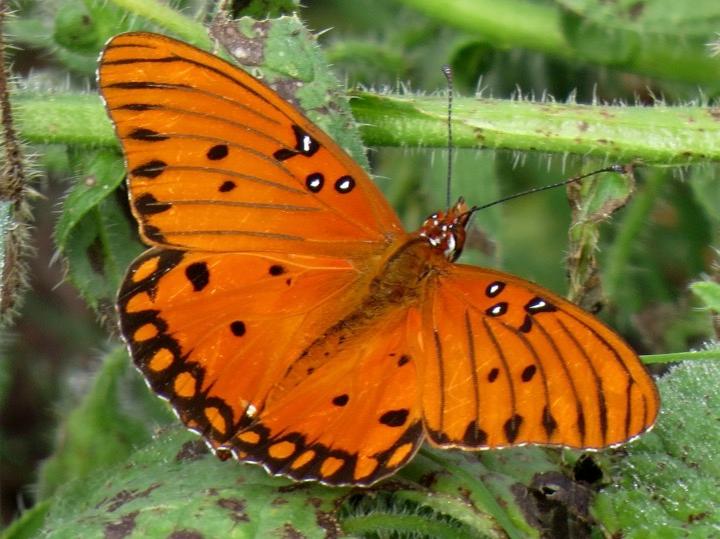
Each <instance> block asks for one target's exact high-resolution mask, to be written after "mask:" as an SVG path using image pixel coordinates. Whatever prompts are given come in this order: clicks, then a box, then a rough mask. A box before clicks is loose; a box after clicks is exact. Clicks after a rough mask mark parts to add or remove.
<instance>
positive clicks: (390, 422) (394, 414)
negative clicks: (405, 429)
mask: <svg viewBox="0 0 720 539" xmlns="http://www.w3.org/2000/svg"><path fill="white" fill-rule="evenodd" d="M409 413H410V410H408V409H407V408H401V409H398V410H389V411H387V412H385V413H384V414H383V415H381V416H380V423H382V424H383V425H385V426H387V427H402V426H403V425H404V424H405V422H406V421H407V418H408V414H409Z"/></svg>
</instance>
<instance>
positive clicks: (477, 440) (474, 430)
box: [463, 419, 487, 447]
mask: <svg viewBox="0 0 720 539" xmlns="http://www.w3.org/2000/svg"><path fill="white" fill-rule="evenodd" d="M463 443H465V444H466V445H467V446H468V447H480V446H483V445H486V444H487V433H486V432H485V431H484V430H482V429H480V428H478V426H477V421H475V420H474V419H473V420H472V421H470V423H468V425H467V427H466V428H465V434H464V435H463Z"/></svg>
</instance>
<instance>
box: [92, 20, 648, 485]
mask: <svg viewBox="0 0 720 539" xmlns="http://www.w3.org/2000/svg"><path fill="white" fill-rule="evenodd" d="M99 81H100V87H101V90H102V94H103V96H104V98H105V102H106V104H107V109H108V112H109V114H110V117H111V118H112V121H113V122H114V124H115V129H116V131H117V135H118V137H119V138H120V140H121V142H122V146H123V150H124V153H125V159H126V164H127V169H128V185H129V189H130V201H131V207H132V211H133V213H134V215H135V217H136V219H137V221H138V223H139V226H140V234H141V236H142V238H143V240H144V241H145V242H146V243H147V244H149V245H151V246H152V248H151V249H149V250H148V251H146V252H145V253H144V254H142V255H141V256H140V257H139V258H138V259H137V260H135V262H133V264H132V265H131V267H130V269H129V270H128V273H127V276H126V277H125V279H124V281H123V283H122V286H121V288H120V291H119V295H118V310H119V314H120V319H121V329H122V333H123V335H124V337H125V339H126V341H127V343H128V346H129V348H130V351H131V353H132V357H133V360H134V361H135V364H136V365H137V366H138V368H139V369H140V370H141V371H142V372H143V374H144V375H145V377H146V379H147V381H148V383H149V385H150V386H151V387H152V389H153V390H155V392H157V393H158V394H159V395H160V396H162V397H164V398H166V399H168V400H169V401H170V403H171V404H172V406H173V407H174V409H175V411H176V412H177V414H178V416H179V417H180V419H181V420H182V421H183V423H184V424H185V425H186V426H187V427H189V428H190V429H192V430H194V431H196V432H198V433H200V434H201V435H202V436H203V437H204V438H205V440H206V441H207V443H208V445H210V447H211V448H212V449H213V450H214V451H215V452H216V453H217V454H219V455H220V456H222V457H225V458H227V457H228V456H229V454H232V455H234V456H235V457H236V458H237V459H239V460H241V461H247V462H255V463H260V464H262V465H263V466H264V467H265V468H266V469H267V470H269V471H270V472H271V473H274V474H280V475H285V476H289V477H291V478H293V479H296V480H318V481H321V482H323V483H326V484H331V485H343V484H353V485H370V484H372V483H374V482H376V481H378V480H379V479H382V478H384V477H386V476H388V475H390V474H392V473H393V472H395V471H396V470H397V469H398V468H400V467H401V466H403V465H404V464H405V463H407V462H408V460H410V459H411V458H412V457H413V455H414V454H415V452H416V451H417V449H418V447H419V446H420V445H421V443H422V442H423V440H425V439H426V438H427V439H428V440H429V441H430V442H431V443H432V444H434V445H436V446H440V447H446V448H453V447H454V448H460V449H486V448H498V447H508V446H517V445H522V444H545V445H558V446H567V447H575V448H584V449H591V448H595V449H597V448H604V447H608V446H612V445H616V444H620V443H622V442H625V441H627V440H629V439H631V438H633V437H635V436H637V435H639V434H640V433H642V432H644V431H645V430H647V429H648V428H650V427H651V426H652V424H653V422H654V421H655V417H656V415H657V412H658V407H659V400H658V395H657V391H656V388H655V385H654V383H653V381H652V379H651V378H650V376H649V375H648V374H647V372H646V370H645V368H644V367H643V365H642V364H641V362H640V361H639V359H638V357H637V356H636V354H635V353H634V352H633V351H632V350H631V349H630V347H629V346H628V345H627V344H626V343H625V342H624V341H623V340H622V339H621V338H620V337H619V336H618V335H616V334H615V333H614V332H613V331H611V330H610V329H608V328H607V327H606V326H604V325H603V324H602V323H601V322H599V321H598V320H597V319H595V318H594V317H593V316H591V315H590V314H588V313H586V312H585V311H583V310H582V309H580V308H578V307H576V306H575V305H573V304H571V303H569V302H568V301H566V300H564V299H562V298H560V297H558V296H556V295H555V294H553V293H551V292H549V291H547V290H545V289H543V288H540V287H539V286H536V285H534V284H532V283H529V282H527V281H524V280H521V279H519V278H518V277H514V276H512V275H509V274H507V273H501V272H498V271H494V270H491V269H486V268H479V267H473V266H467V265H462V264H455V263H454V261H455V259H456V258H457V257H458V256H459V255H460V252H461V251H462V248H463V242H464V238H465V225H466V223H467V220H468V215H469V213H468V207H467V206H466V205H465V203H464V202H463V201H462V200H460V201H459V202H458V203H457V204H456V205H455V206H454V207H452V208H450V209H449V210H448V211H447V212H438V213H436V214H434V215H432V216H430V217H429V218H428V219H427V220H426V221H425V223H424V224H423V225H422V227H421V228H420V229H419V230H418V231H417V232H414V233H411V234H410V233H407V232H406V231H405V230H403V227H402V226H401V224H400V221H399V219H398V217H397V216H396V215H395V213H394V212H393V210H392V209H391V208H390V206H389V205H388V203H387V201H386V200H385V199H384V198H383V196H382V194H381V193H380V191H379V190H378V189H377V187H376V186H375V184H374V183H373V182H372V180H371V179H370V178H369V176H368V175H367V174H366V173H365V172H364V171H363V170H362V169H361V168H360V167H359V166H358V165H357V164H356V163H355V162H353V160H352V159H351V158H350V157H349V156H348V155H347V154H346V153H345V152H344V151H343V150H342V149H341V148H340V147H338V145H337V144H335V143H334V142H333V141H332V140H331V139H330V138H329V137H328V136H327V135H326V134H325V133H323V132H322V131H321V130H320V129H319V128H318V127H316V126H315V125H313V123H312V122H310V121H309V120H308V119H307V118H306V117H305V116H304V115H303V114H302V113H300V112H299V111H298V110H296V109H295V108H294V107H293V106H292V105H290V104H289V103H287V102H286V101H284V100H283V99H282V98H281V97H279V96H278V95H277V94H276V93H275V92H273V91H272V90H271V89H270V88H268V87H267V86H265V85H264V84H263V83H261V82H260V81H258V80H257V79H255V78H253V77H252V76H251V75H249V74H247V73H245V72H244V71H242V70H241V69H239V68H237V67H235V66H233V65H231V64H229V63H227V62H226V61H224V60H222V59H220V58H217V57H215V56H213V55H211V54H209V53H207V52H204V51H202V50H199V49H197V48H195V47H193V46H190V45H188V44H185V43H182V42H179V41H176V40H174V39H170V38H168V37H164V36H160V35H155V34H149V33H128V34H122V35H119V36H117V37H115V38H113V39H112V40H111V41H110V42H109V43H108V45H107V46H106V48H105V50H104V52H103V54H102V57H101V60H100V67H99Z"/></svg>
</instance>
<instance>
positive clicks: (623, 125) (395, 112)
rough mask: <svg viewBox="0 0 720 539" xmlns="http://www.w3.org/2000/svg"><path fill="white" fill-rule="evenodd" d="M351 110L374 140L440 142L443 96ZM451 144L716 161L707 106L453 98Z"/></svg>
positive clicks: (390, 100) (719, 134)
mask: <svg viewBox="0 0 720 539" xmlns="http://www.w3.org/2000/svg"><path fill="white" fill-rule="evenodd" d="M355 96H356V99H353V100H351V102H350V104H351V106H352V110H353V114H354V115H355V118H356V119H357V121H358V122H360V123H361V124H365V125H364V126H363V137H364V139H365V141H366V142H367V143H368V144H370V145H373V144H376V145H388V146H395V145H400V144H404V145H420V146H433V147H438V148H443V147H445V146H446V145H447V100H446V99H445V98H444V97H431V96H430V97H426V96H423V97H412V96H388V95H386V96H378V95H374V94H370V93H361V92H358V93H356V94H355ZM453 111H454V121H453V128H454V131H453V144H455V146H457V147H465V148H496V149H512V150H525V151H527V150H536V151H544V152H560V153H569V154H579V155H583V156H597V157H601V158H605V159H607V160H609V161H615V162H623V161H625V162H626V161H630V160H641V161H644V162H646V163H664V164H689V163H693V162H704V161H707V160H720V145H718V144H717V140H718V138H720V125H719V124H718V122H717V120H716V118H714V116H713V113H714V110H713V109H710V108H707V107H688V106H683V107H666V106H662V105H658V106H655V107H624V106H600V105H578V104H573V103H554V102H531V101H512V100H501V99H481V98H462V97H461V98H457V99H455V101H454V102H453Z"/></svg>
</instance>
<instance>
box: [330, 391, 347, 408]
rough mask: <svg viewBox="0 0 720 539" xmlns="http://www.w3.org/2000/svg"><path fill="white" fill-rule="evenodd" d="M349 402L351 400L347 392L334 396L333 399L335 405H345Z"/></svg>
mask: <svg viewBox="0 0 720 539" xmlns="http://www.w3.org/2000/svg"><path fill="white" fill-rule="evenodd" d="M348 402H350V397H349V396H348V395H347V393H343V394H342V395H338V396H337V397H334V398H333V400H332V403H333V404H334V405H335V406H345V405H346V404H347V403H348Z"/></svg>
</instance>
